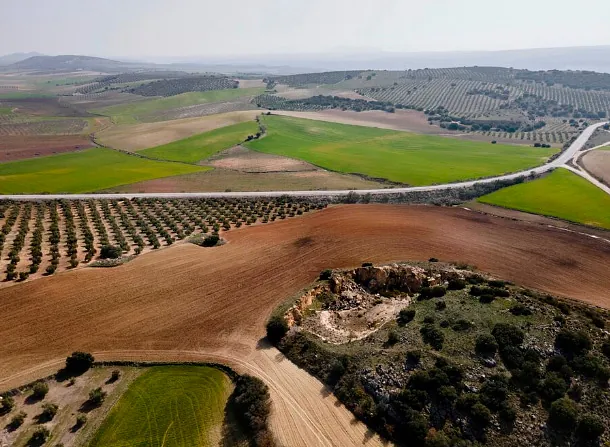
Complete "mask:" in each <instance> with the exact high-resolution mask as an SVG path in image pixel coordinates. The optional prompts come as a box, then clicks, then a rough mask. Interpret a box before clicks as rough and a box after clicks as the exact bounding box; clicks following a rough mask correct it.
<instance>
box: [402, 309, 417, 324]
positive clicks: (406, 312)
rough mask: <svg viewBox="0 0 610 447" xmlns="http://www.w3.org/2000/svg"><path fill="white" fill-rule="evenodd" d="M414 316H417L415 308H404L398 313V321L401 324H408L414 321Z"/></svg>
mask: <svg viewBox="0 0 610 447" xmlns="http://www.w3.org/2000/svg"><path fill="white" fill-rule="evenodd" d="M413 318H415V310H413V309H402V310H401V311H400V312H399V313H398V322H399V323H400V324H407V323H409V322H411V321H413Z"/></svg>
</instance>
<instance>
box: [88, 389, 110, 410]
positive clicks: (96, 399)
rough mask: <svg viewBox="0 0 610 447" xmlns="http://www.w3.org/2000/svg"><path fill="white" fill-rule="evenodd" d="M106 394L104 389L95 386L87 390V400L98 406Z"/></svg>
mask: <svg viewBox="0 0 610 447" xmlns="http://www.w3.org/2000/svg"><path fill="white" fill-rule="evenodd" d="M106 395H107V393H106V392H105V391H102V389H101V388H96V389H94V390H91V391H90V392H89V400H88V402H89V403H90V404H91V405H92V406H94V407H99V406H100V405H102V403H103V402H104V400H105V399H106Z"/></svg>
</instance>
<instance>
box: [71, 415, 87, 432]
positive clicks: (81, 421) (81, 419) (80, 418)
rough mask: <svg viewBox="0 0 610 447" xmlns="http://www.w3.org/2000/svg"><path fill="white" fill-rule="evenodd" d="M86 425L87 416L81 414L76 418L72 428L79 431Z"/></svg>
mask: <svg viewBox="0 0 610 447" xmlns="http://www.w3.org/2000/svg"><path fill="white" fill-rule="evenodd" d="M86 423H87V415H85V414H82V413H81V414H79V415H78V416H76V423H75V424H74V426H75V427H76V429H79V428H81V427H82V426H83V425H85V424H86Z"/></svg>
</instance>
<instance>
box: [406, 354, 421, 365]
mask: <svg viewBox="0 0 610 447" xmlns="http://www.w3.org/2000/svg"><path fill="white" fill-rule="evenodd" d="M420 360H421V352H420V351H407V363H409V364H410V365H417V364H419V362H420Z"/></svg>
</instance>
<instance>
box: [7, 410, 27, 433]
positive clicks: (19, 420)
mask: <svg viewBox="0 0 610 447" xmlns="http://www.w3.org/2000/svg"><path fill="white" fill-rule="evenodd" d="M27 416H28V415H27V413H26V412H25V411H20V412H19V413H17V414H16V415H14V416H13V418H12V419H11V422H9V424H8V429H9V430H12V431H15V430H17V429H18V428H19V427H21V426H22V425H23V422H24V421H25V418H26V417H27Z"/></svg>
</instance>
